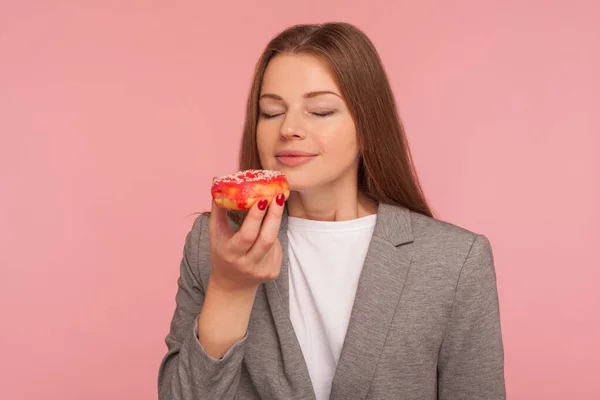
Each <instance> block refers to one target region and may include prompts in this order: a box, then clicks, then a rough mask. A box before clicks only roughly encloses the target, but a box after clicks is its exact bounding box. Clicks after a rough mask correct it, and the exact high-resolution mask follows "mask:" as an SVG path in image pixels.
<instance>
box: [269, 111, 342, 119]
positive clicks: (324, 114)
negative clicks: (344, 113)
mask: <svg viewBox="0 0 600 400" xmlns="http://www.w3.org/2000/svg"><path fill="white" fill-rule="evenodd" d="M311 114H313V115H316V116H317V117H323V118H324V117H327V116H329V115H331V114H333V111H327V112H324V113H317V112H314V113H311ZM260 115H261V116H262V117H263V118H266V119H270V118H275V117H277V116H278V115H281V114H266V113H260Z"/></svg>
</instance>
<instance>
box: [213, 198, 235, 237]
mask: <svg viewBox="0 0 600 400" xmlns="http://www.w3.org/2000/svg"><path fill="white" fill-rule="evenodd" d="M208 231H209V234H210V236H211V237H213V238H217V239H225V240H228V239H229V238H231V236H232V235H233V230H232V229H231V226H230V225H229V220H228V217H227V210H226V209H224V208H222V207H219V206H218V205H217V203H215V201H214V200H213V201H212V204H211V210H210V219H209V223H208Z"/></svg>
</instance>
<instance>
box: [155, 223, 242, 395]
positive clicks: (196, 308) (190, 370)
mask: <svg viewBox="0 0 600 400" xmlns="http://www.w3.org/2000/svg"><path fill="white" fill-rule="evenodd" d="M204 219H206V217H205V216H200V217H198V218H197V219H196V221H195V222H194V225H193V227H192V229H191V231H190V232H189V233H188V234H187V236H186V240H185V245H184V251H183V258H182V260H181V264H180V275H179V278H178V281H177V284H178V289H177V294H176V296H175V303H176V306H175V312H174V315H173V317H172V320H171V326H170V332H169V334H168V335H167V337H166V339H165V343H166V345H167V353H166V355H165V356H164V357H163V359H162V361H161V363H160V367H159V373H158V398H159V400H192V399H193V400H205V399H206V400H226V399H233V398H234V397H235V394H236V392H237V388H238V384H239V380H240V373H241V365H242V360H243V358H244V352H245V341H246V337H244V338H243V339H241V340H240V341H238V342H237V343H235V344H234V345H233V346H232V347H231V348H230V349H229V350H228V351H227V353H226V354H225V355H224V356H223V357H222V358H221V359H215V358H213V357H211V356H209V355H208V354H207V353H206V351H205V350H204V348H203V347H202V345H201V344H200V342H199V341H198V316H199V314H200V310H201V309H202V304H203V302H204V287H203V284H202V281H201V279H200V276H199V275H200V274H199V271H200V266H201V264H204V263H209V262H210V260H209V258H208V256H201V252H200V242H201V241H202V240H208V238H207V237H202V224H203V223H206V222H204ZM202 267H203V268H204V267H207V266H205V265H202Z"/></svg>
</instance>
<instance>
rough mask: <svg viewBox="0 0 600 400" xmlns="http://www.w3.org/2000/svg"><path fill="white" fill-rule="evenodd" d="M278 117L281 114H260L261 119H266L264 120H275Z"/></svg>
mask: <svg viewBox="0 0 600 400" xmlns="http://www.w3.org/2000/svg"><path fill="white" fill-rule="evenodd" d="M278 115H281V113H280V114H267V113H264V112H261V113H260V116H261V117H263V118H266V119H269V118H275V117H276V116H278Z"/></svg>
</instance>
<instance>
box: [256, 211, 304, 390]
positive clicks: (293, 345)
mask: <svg viewBox="0 0 600 400" xmlns="http://www.w3.org/2000/svg"><path fill="white" fill-rule="evenodd" d="M279 241H280V243H281V249H282V259H281V271H280V273H279V277H278V278H277V279H276V280H274V281H271V282H267V283H266V284H265V285H264V287H265V293H266V296H267V301H268V303H269V308H270V309H271V313H272V315H273V321H274V322H275V328H276V331H277V337H278V339H279V344H280V346H279V347H280V351H281V361H282V363H283V365H281V367H280V368H279V375H280V376H279V382H280V390H281V391H280V393H281V395H282V397H281V398H285V399H306V400H309V399H315V394H314V390H313V386H312V382H311V379H310V375H309V373H308V367H307V366H306V362H305V360H304V356H303V355H302V349H301V347H300V342H299V341H298V338H297V336H296V333H295V332H294V327H293V325H292V321H291V320H290V313H289V281H288V277H289V273H288V263H289V257H288V238H287V207H286V209H285V211H284V213H283V216H282V220H281V229H280V230H279Z"/></svg>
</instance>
